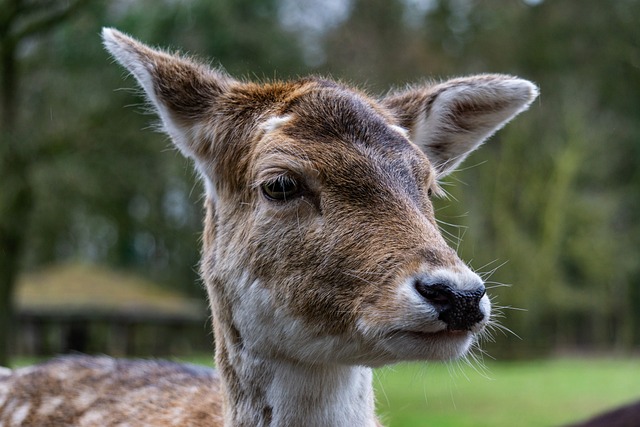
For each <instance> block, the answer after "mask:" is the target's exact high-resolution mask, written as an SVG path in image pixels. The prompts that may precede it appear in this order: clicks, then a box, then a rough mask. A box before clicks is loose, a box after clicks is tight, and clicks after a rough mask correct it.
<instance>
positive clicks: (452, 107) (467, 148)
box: [382, 74, 538, 177]
mask: <svg viewBox="0 0 640 427" xmlns="http://www.w3.org/2000/svg"><path fill="white" fill-rule="evenodd" d="M537 96H538V88H537V87H536V86H535V85H534V84H533V83H531V82H529V81H527V80H523V79H519V78H516V77H512V76H506V75H499V74H484V75H478V76H471V77H464V78H459V79H453V80H449V81H446V82H443V83H440V84H436V85H427V86H418V87H414V88H411V89H409V90H406V91H403V92H399V93H395V94H392V95H390V96H387V97H386V98H384V99H383V101H382V102H383V103H384V105H385V106H387V107H388V108H389V109H391V110H392V112H393V113H394V114H395V115H396V117H397V118H398V120H399V122H400V125H401V126H402V127H404V128H405V129H407V130H408V131H409V137H410V139H411V140H412V141H413V142H414V143H415V144H416V145H418V146H419V147H420V148H421V149H422V150H423V151H424V152H425V154H426V155H427V157H428V158H429V160H431V162H432V163H433V165H434V167H435V169H436V171H437V173H438V177H443V176H445V175H447V174H449V173H451V172H452V171H453V170H454V169H455V168H456V167H457V166H458V165H459V164H460V163H461V162H462V161H463V160H464V159H465V158H466V157H467V156H468V155H469V153H471V152H472V151H473V150H475V149H476V148H478V147H479V146H480V145H481V144H482V143H483V142H484V141H485V140H486V139H487V138H489V137H490V136H491V135H493V133H494V132H496V131H497V130H499V129H500V128H501V127H503V126H504V125H505V124H506V123H507V122H509V120H511V119H512V118H514V117H515V116H517V115H518V114H520V113H521V112H522V111H524V110H526V109H527V108H528V107H529V105H530V104H531V102H533V100H534V99H535V98H536V97H537Z"/></svg>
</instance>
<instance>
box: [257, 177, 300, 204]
mask: <svg viewBox="0 0 640 427" xmlns="http://www.w3.org/2000/svg"><path fill="white" fill-rule="evenodd" d="M261 188H262V194H264V195H265V197H266V198H267V199H269V200H275V201H282V202H286V201H287V200H291V199H294V198H296V197H297V196H299V195H300V193H301V192H302V191H301V189H302V188H301V186H300V184H299V183H298V182H297V181H296V180H295V179H294V178H292V177H288V176H279V177H277V178H275V179H272V180H270V181H267V182H265V183H263V184H262V186H261Z"/></svg>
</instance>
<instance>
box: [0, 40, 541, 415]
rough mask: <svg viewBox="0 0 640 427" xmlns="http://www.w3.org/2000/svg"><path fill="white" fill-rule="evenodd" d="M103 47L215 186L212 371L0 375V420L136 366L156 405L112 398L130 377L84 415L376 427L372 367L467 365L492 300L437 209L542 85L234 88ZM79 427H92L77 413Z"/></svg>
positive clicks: (175, 63) (209, 256)
mask: <svg viewBox="0 0 640 427" xmlns="http://www.w3.org/2000/svg"><path fill="white" fill-rule="evenodd" d="M103 38H104V42H105V46H106V47H107V49H108V50H109V51H110V52H111V53H112V55H113V56H114V57H115V58H116V59H117V60H118V62H120V63H121V64H122V65H124V66H125V67H126V68H127V69H128V70H129V71H130V72H131V73H132V74H133V75H134V76H135V77H136V79H137V80H138V82H139V83H140V85H141V86H142V88H143V89H144V91H145V92H146V94H147V96H148V98H149V100H150V101H151V103H152V105H153V106H154V108H155V109H156V111H157V112H158V114H159V116H160V118H161V119H162V123H163V126H164V129H165V131H166V132H167V133H168V134H169V135H170V136H171V139H172V140H173V142H174V143H175V145H176V146H177V147H178V148H179V149H180V151H181V152H182V153H183V154H184V155H185V156H187V157H189V158H191V159H193V161H194V164H195V167H196V169H197V170H198V172H199V174H200V175H201V176H202V179H203V181H204V183H205V189H206V202H205V205H206V218H205V230H204V238H203V251H202V261H201V274H202V277H203V279H204V282H205V283H206V286H207V291H208V295H209V301H210V305H211V312H212V316H213V326H214V334H215V339H216V366H217V372H218V373H217V374H215V373H212V372H210V373H207V374H206V375H204V381H203V376H202V373H201V371H198V373H197V374H196V373H193V372H192V373H193V374H194V377H198V375H200V377H198V378H196V379H195V380H194V381H193V383H190V381H189V380H188V377H189V375H188V374H185V373H184V372H183V371H181V370H180V369H179V368H178V367H175V366H173V365H163V364H156V365H153V366H150V365H149V364H148V363H149V362H127V363H129V364H128V365H126V367H127V369H125V370H124V371H122V372H121V373H118V371H117V369H116V370H115V371H113V372H112V374H111V375H102V376H101V375H98V374H96V375H94V376H93V377H92V376H91V372H92V370H91V365H92V364H95V363H98V362H96V361H92V359H86V358H71V359H62V360H59V361H57V362H56V363H58V365H56V364H55V363H53V362H52V363H51V364H50V365H43V366H40V367H32V368H27V369H29V370H30V371H21V370H17V371H16V372H15V373H13V374H10V375H7V376H5V377H0V422H5V423H7V425H12V424H11V420H14V421H20V422H22V421H24V420H26V419H32V418H29V417H32V416H33V417H36V416H37V414H40V413H48V412H49V411H43V410H42V406H39V407H38V405H36V404H33V403H30V404H29V406H26V409H24V408H25V406H21V403H23V402H24V403H25V404H26V403H28V402H29V400H28V398H27V397H25V398H24V399H23V400H20V398H19V397H17V396H32V400H33V399H35V396H37V395H38V394H39V393H42V392H41V391H38V390H39V388H40V389H42V388H46V384H44V383H42V381H41V383H40V384H38V380H37V378H47V377H48V376H50V375H53V376H55V370H56V369H60V368H61V367H64V369H66V370H68V371H69V372H73V371H74V369H77V370H79V371H82V372H83V373H85V374H86V375H87V377H86V378H89V379H88V380H87V381H89V383H92V384H94V385H95V384H102V382H103V381H111V382H112V383H113V381H115V380H116V379H117V378H120V377H124V378H125V379H126V378H129V376H128V375H129V374H124V372H125V371H126V372H130V375H134V376H135V372H136V369H137V368H136V365H137V364H140V369H139V371H140V372H147V374H146V378H147V383H145V387H146V388H145V393H139V394H137V395H136V396H137V398H133V397H132V398H129V399H127V400H124V402H123V400H122V399H120V400H119V399H118V397H117V394H118V391H117V389H118V387H122V388H123V389H124V390H126V388H127V383H128V381H126V380H123V381H119V380H118V381H116V382H117V384H118V385H117V386H115V385H113V384H112V385H111V386H110V387H105V388H104V395H103V396H102V399H101V400H96V401H95V402H94V405H91V408H87V411H89V410H90V411H96V410H98V408H100V407H101V405H102V409H101V410H105V411H106V412H105V414H106V415H105V417H104V419H103V420H102V422H101V424H102V425H120V424H118V423H119V422H120V423H123V424H124V423H126V422H125V421H112V418H113V417H112V418H109V415H108V413H109V411H111V413H112V414H115V413H119V412H118V411H125V412H126V410H127V408H128V407H131V408H134V407H136V405H137V404H138V403H139V404H140V405H142V406H143V407H144V408H146V409H147V410H148V409H149V404H144V403H140V402H141V400H140V399H142V401H144V399H152V401H153V402H155V403H154V404H158V405H159V407H160V408H162V410H161V411H159V412H157V411H156V412H155V413H154V416H155V415H157V414H158V413H159V414H161V415H162V414H164V415H163V416H164V418H163V419H162V422H159V421H158V420H157V419H156V418H149V419H144V418H143V419H140V418H134V417H133V416H132V418H130V420H136V422H132V423H133V424H136V423H139V424H143V425H153V424H154V423H155V424H157V425H194V426H199V425H223V424H224V425H225V426H228V427H230V426H296V425H304V426H328V425H332V426H339V425H344V426H353V427H355V426H376V425H378V422H377V420H376V417H375V411H374V396H373V389H372V384H371V377H372V373H371V368H372V367H375V366H380V365H384V364H389V363H395V362H399V361H405V360H447V359H452V358H456V357H460V356H462V355H464V354H465V353H466V352H467V351H468V349H469V348H470V346H471V345H472V344H473V343H474V342H475V341H476V340H477V336H478V334H479V333H481V332H482V331H483V329H484V328H485V326H486V325H487V323H488V322H489V320H490V313H491V307H490V302H489V299H488V296H486V295H485V289H484V285H483V283H482V280H481V279H480V278H479V277H478V276H477V275H476V274H475V273H474V272H472V271H471V270H470V269H469V268H468V267H467V266H466V265H465V264H464V263H463V262H462V261H461V260H460V259H459V258H458V256H457V255H456V253H455V252H454V251H453V250H452V249H451V248H450V247H449V246H448V245H447V244H446V242H445V241H444V239H443V237H442V236H441V234H440V232H439V230H438V227H437V224H436V222H435V217H434V212H433V205H432V204H431V201H430V196H431V195H432V193H435V194H437V193H438V192H439V191H440V190H439V187H438V184H437V180H438V179H439V178H441V177H442V176H444V175H446V174H448V173H449V172H451V171H452V170H453V169H454V168H455V167H456V166H457V165H458V164H459V163H460V162H461V161H462V160H463V159H464V158H465V157H466V156H467V155H468V153H469V152H471V151H473V150H474V149H475V148H477V147H478V146H479V145H480V144H481V143H482V142H483V141H484V140H485V139H486V138H487V137H489V136H490V135H491V134H493V133H494V132H495V131H496V130H497V129H499V128H500V127H502V126H503V125H504V124H505V123H506V122H508V121H509V120H510V119H511V118H512V117H514V116H515V115H517V114H518V113H520V112H521V111H523V110H524V109H526V108H527V107H528V106H529V104H530V103H531V102H532V100H533V99H534V98H535V96H536V95H537V88H536V87H535V86H534V85H533V84H531V83H530V82H527V81H525V80H521V79H517V78H514V77H510V76H503V75H480V76H473V77H468V78H460V79H454V80H450V81H447V82H443V83H439V84H432V85H423V86H417V87H415V88H409V89H407V90H405V91H401V92H398V93H394V94H391V95H388V96H387V97H385V98H383V99H380V100H376V99H373V98H370V97H369V96H367V95H366V94H364V93H361V92H359V91H357V90H354V89H352V88H350V87H348V86H345V85H343V84H340V83H336V82H333V81H330V80H325V79H320V78H307V79H302V80H299V81H294V82H271V83H266V84H254V83H246V82H240V81H237V80H234V79H232V78H231V77H229V76H227V75H225V74H223V73H221V72H219V71H217V70H212V69H210V68H208V67H205V66H203V65H201V64H199V63H197V62H194V61H192V60H190V59H188V58H185V57H181V56H177V55H169V54H167V53H164V52H161V51H158V50H154V49H151V48H149V47H147V46H145V45H143V44H141V43H139V42H137V41H135V40H133V39H131V38H129V37H127V36H125V35H123V34H122V33H119V32H117V31H115V30H111V29H105V30H104V32H103ZM123 363H124V362H123ZM145 363H146V365H145ZM98 364H102V365H104V364H106V365H108V366H111V367H112V368H113V369H115V367H117V365H118V364H117V363H115V362H113V364H112V365H109V362H107V361H105V360H103V359H100V363H98ZM56 366H57V368H56ZM74 366H77V368H74ZM81 366H84V367H81ZM123 366H124V365H123ZM145 366H146V371H145ZM104 369H107V368H104ZM175 371H177V372H182V374H181V375H182V377H180V378H181V379H180V381H176V382H175V387H176V388H175V390H172V385H171V384H170V382H169V383H168V382H167V381H162V380H161V379H162V378H167V377H168V378H173V377H175V375H174V373H175ZM187 371H188V372H191V371H189V370H187ZM34 372H35V373H37V375H36V374H34ZM103 373H104V372H103ZM29 375H31V380H33V381H26V380H24V378H26V377H28V376H29ZM217 375H219V380H218V379H217V378H218V377H217ZM3 378H4V379H3ZM156 379H158V381H156ZM207 381H208V383H209V385H203V383H207ZM59 383H60V384H61V385H64V387H68V388H71V389H73V388H74V387H77V386H78V384H79V382H78V381H74V380H68V381H67V380H64V379H59ZM74 384H75V385H74ZM131 387H132V388H133V389H135V388H136V386H135V384H134V385H131ZM189 390H191V391H190V392H189ZM203 390H204V391H203ZM3 393H4V394H3ZM154 393H155V394H157V395H162V396H164V397H162V398H160V397H156V398H152V397H151V396H152V395H153V394H154ZM189 393H192V394H193V393H195V394H193V396H194V398H189V399H184V398H183V396H189ZM60 395H62V392H60ZM196 395H197V398H195V396H196ZM3 396H5V398H4V401H3V399H2V397H3ZM107 396H110V397H109V398H107ZM181 396H182V397H181ZM196 401H197V403H196ZM42 404H44V403H42ZM203 405H204V407H208V408H209V409H210V410H209V411H206V410H204V412H203V410H202V408H203ZM50 406H52V405H50ZM167 407H171V408H172V410H171V411H169V410H167ZM21 408H22V409H21ZM109 408H110V409H109ZM114 408H118V409H117V410H116V409H114ZM51 412H52V413H55V412H56V411H51ZM85 412H86V411H85ZM142 412H144V411H142ZM142 412H141V411H138V412H136V413H137V414H138V415H140V414H141V413H142ZM150 412H153V411H150ZM79 413H80V412H79ZM203 413H206V416H205V415H203ZM172 414H173V416H172ZM178 414H179V415H180V416H178ZM136 416H137V415H136ZM150 416H151V414H150ZM114 417H115V415H114ZM180 417H182V418H180ZM185 417H188V418H185ZM198 417H200V418H198ZM33 419H36V418H33ZM37 419H38V420H40V418H37ZM42 419H43V420H46V418H42ZM113 419H114V420H118V419H119V420H126V419H127V415H122V414H120V415H119V418H118V417H115V418H113ZM138 420H140V421H139V422H138ZM20 422H15V423H14V424H16V425H21V424H20ZM72 422H73V423H76V424H77V425H92V424H91V423H84V424H83V423H82V420H81V417H80V415H78V416H77V417H76V418H74V419H73V420H72Z"/></svg>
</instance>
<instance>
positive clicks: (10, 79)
mask: <svg viewBox="0 0 640 427" xmlns="http://www.w3.org/2000/svg"><path fill="white" fill-rule="evenodd" d="M85 3H87V0H75V1H71V2H63V1H56V0H40V1H38V0H33V1H28V0H3V1H2V2H0V57H1V58H0V61H1V62H0V69H1V70H2V77H1V80H2V81H1V83H0V87H1V93H0V108H1V111H2V117H1V118H0V135H1V136H2V142H1V143H0V182H2V192H1V193H0V365H5V364H7V362H8V350H9V345H10V342H11V338H10V335H11V331H12V327H11V325H12V317H13V293H14V288H15V279H16V275H17V272H18V269H19V265H20V260H21V256H22V253H23V250H24V245H25V237H26V233H27V230H28V226H29V221H28V219H29V215H30V211H31V208H32V205H33V188H32V185H31V182H30V181H31V178H30V176H29V173H30V171H29V165H30V163H31V162H33V161H34V158H36V157H37V156H38V155H39V153H38V148H37V147H33V146H31V145H30V144H28V143H25V141H22V140H21V138H20V137H19V133H18V121H19V120H20V117H19V114H18V113H19V106H20V101H21V99H20V92H19V90H20V82H19V70H18V65H19V64H18V49H19V47H20V45H21V43H23V42H24V41H26V40H27V39H29V38H31V37H33V36H35V35H38V34H42V33H44V32H46V31H49V30H51V29H53V28H55V27H57V26H58V25H60V24H61V23H62V22H64V21H65V20H66V19H68V18H69V17H71V16H73V15H74V14H76V13H77V12H78V11H79V10H80V9H81V8H82V7H83V6H84V4H85Z"/></svg>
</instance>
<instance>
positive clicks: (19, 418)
mask: <svg viewBox="0 0 640 427" xmlns="http://www.w3.org/2000/svg"><path fill="white" fill-rule="evenodd" d="M29 409H31V404H30V403H29V402H27V403H25V404H24V405H22V406H20V407H18V408H16V410H15V411H14V412H13V416H12V417H11V424H12V425H15V426H19V425H21V424H22V422H23V421H24V420H25V419H27V416H29Z"/></svg>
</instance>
